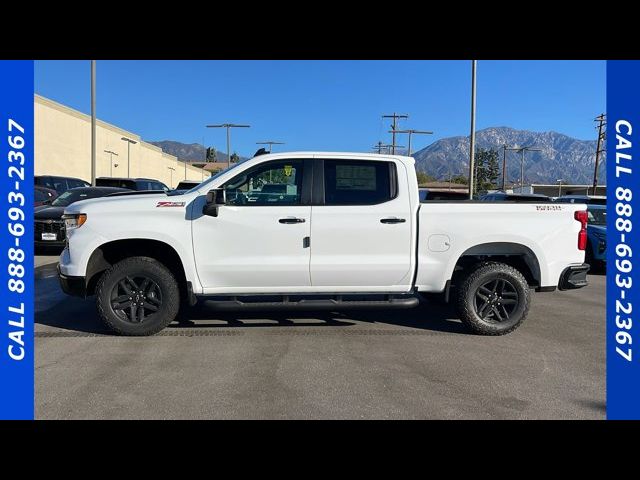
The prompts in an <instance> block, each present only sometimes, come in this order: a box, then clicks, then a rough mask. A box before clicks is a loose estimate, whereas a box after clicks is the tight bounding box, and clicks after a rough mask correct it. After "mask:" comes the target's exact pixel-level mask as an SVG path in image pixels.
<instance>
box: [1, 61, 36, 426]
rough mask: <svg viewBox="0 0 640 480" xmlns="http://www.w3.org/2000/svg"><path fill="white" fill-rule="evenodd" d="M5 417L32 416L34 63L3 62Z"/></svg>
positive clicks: (2, 368)
mask: <svg viewBox="0 0 640 480" xmlns="http://www.w3.org/2000/svg"><path fill="white" fill-rule="evenodd" d="M0 129H1V132H2V134H1V135H0V159H2V162H3V164H4V167H3V168H2V169H1V170H0V185H1V188H2V195H1V196H0V258H2V261H1V262H0V264H1V266H0V270H1V272H2V273H1V275H0V276H1V279H2V280H1V281H0V298H1V299H2V301H1V302H2V304H1V305H0V310H2V316H1V317H0V325H1V326H0V392H2V393H0V418H1V419H33V416H34V397H33V395H34V388H33V383H34V382H33V380H34V378H33V370H34V364H33V347H34V345H33V305H34V300H33V298H34V296H33V287H34V278H33V270H34V265H33V262H34V260H33V160H34V157H33V136H34V135H33V62H32V61H0Z"/></svg>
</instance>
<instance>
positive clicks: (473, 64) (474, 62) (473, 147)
mask: <svg viewBox="0 0 640 480" xmlns="http://www.w3.org/2000/svg"><path fill="white" fill-rule="evenodd" d="M477 66H478V61H477V60H471V138H470V139H469V199H470V200H472V199H473V181H474V178H473V172H474V170H473V168H474V165H473V164H474V161H475V150H476V68H477Z"/></svg>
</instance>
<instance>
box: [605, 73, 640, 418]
mask: <svg viewBox="0 0 640 480" xmlns="http://www.w3.org/2000/svg"><path fill="white" fill-rule="evenodd" d="M638 142H640V62H639V61H609V62H607V418H609V419H613V420H620V419H640V317H638V315H637V312H640V278H639V277H638V276H637V275H636V271H637V269H639V268H640V242H639V241H638V239H639V236H638V232H639V231H640V219H639V218H638V217H640V207H639V202H638V198H639V197H640V165H639V164H638V161H639V160H640V150H639V148H638V147H639V145H638ZM634 264H635V265H634Z"/></svg>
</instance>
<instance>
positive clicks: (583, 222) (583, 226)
mask: <svg viewBox="0 0 640 480" xmlns="http://www.w3.org/2000/svg"><path fill="white" fill-rule="evenodd" d="M573 218H575V219H576V220H577V221H579V222H580V231H579V232H578V250H586V249H587V219H588V218H589V215H588V214H587V211H586V210H578V211H577V212H574V214H573Z"/></svg>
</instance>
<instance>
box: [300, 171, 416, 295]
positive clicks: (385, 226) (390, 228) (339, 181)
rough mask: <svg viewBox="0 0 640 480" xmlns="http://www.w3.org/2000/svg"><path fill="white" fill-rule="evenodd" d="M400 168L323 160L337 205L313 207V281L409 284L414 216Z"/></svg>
mask: <svg viewBox="0 0 640 480" xmlns="http://www.w3.org/2000/svg"><path fill="white" fill-rule="evenodd" d="M401 168H404V167H403V165H402V164H401V163H397V164H396V163H395V162H393V165H389V162H381V161H361V160H340V161H338V160H336V161H333V160H330V161H325V167H324V180H325V188H324V196H325V203H336V205H321V206H313V207H312V213H311V215H312V219H313V221H312V224H311V284H312V285H313V287H332V286H333V287H344V288H341V289H340V290H343V291H344V290H345V289H347V290H348V289H351V290H353V291H357V290H358V289H359V287H364V288H366V289H371V288H372V287H375V289H376V290H379V291H385V290H386V291H397V290H401V291H404V290H406V288H407V287H408V286H409V285H410V283H411V277H412V270H411V265H412V262H411V255H412V248H411V235H412V222H413V221H414V219H413V218H412V217H411V214H410V212H411V207H410V200H409V195H408V192H407V187H406V182H404V183H403V182H398V181H397V177H398V174H397V170H398V169H401ZM403 178H404V177H403ZM358 202H360V203H374V204H369V205H355V204H356V203H358ZM350 203H351V204H352V205H349V204H350Z"/></svg>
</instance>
